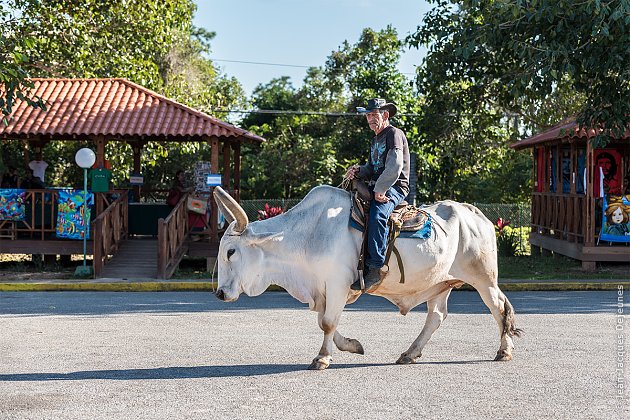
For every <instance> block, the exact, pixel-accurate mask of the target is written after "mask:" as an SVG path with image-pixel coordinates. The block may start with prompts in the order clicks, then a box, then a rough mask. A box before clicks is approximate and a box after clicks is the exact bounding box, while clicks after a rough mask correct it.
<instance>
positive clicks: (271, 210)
mask: <svg viewBox="0 0 630 420" xmlns="http://www.w3.org/2000/svg"><path fill="white" fill-rule="evenodd" d="M282 213H284V210H282V207H271V206H269V203H265V209H264V210H258V220H265V219H271V218H272V217H275V216H277V215H279V214H282Z"/></svg>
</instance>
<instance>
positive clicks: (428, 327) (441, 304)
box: [396, 287, 453, 365]
mask: <svg viewBox="0 0 630 420" xmlns="http://www.w3.org/2000/svg"><path fill="white" fill-rule="evenodd" d="M451 290H453V289H451V288H450V287H449V288H448V289H447V290H445V291H443V292H442V293H440V294H439V295H437V296H435V297H433V298H431V299H429V300H427V319H426V321H425V322H424V327H423V328H422V331H421V332H420V335H419V336H418V338H416V339H415V340H414V342H413V343H411V346H410V347H409V349H407V351H406V352H404V353H403V354H401V355H400V357H399V358H398V360H397V361H396V363H397V364H399V365H404V364H410V363H415V360H416V359H417V358H418V357H420V356H422V349H423V348H424V346H425V345H426V344H427V343H428V342H429V340H430V339H431V337H432V336H433V333H434V332H435V331H436V330H437V329H438V328H439V327H440V325H442V321H444V320H445V319H446V316H447V315H448V297H449V295H450V294H451Z"/></svg>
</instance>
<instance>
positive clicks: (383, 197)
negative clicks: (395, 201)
mask: <svg viewBox="0 0 630 420" xmlns="http://www.w3.org/2000/svg"><path fill="white" fill-rule="evenodd" d="M374 199H375V200H376V201H378V202H379V203H387V202H388V201H389V197H388V196H386V195H385V194H381V193H377V192H375V193H374Z"/></svg>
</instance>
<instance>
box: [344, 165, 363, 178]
mask: <svg viewBox="0 0 630 420" xmlns="http://www.w3.org/2000/svg"><path fill="white" fill-rule="evenodd" d="M358 173H359V166H358V165H352V166H351V167H349V168H348V171H346V175H345V176H344V178H346V179H355V178H356V177H357V174H358Z"/></svg>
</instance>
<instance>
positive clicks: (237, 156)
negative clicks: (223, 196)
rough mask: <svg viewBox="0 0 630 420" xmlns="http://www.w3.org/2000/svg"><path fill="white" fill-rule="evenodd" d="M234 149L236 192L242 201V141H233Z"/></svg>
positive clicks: (238, 198)
mask: <svg viewBox="0 0 630 420" xmlns="http://www.w3.org/2000/svg"><path fill="white" fill-rule="evenodd" d="M232 148H233V149H234V193H235V195H236V197H234V198H235V199H236V201H238V202H239V203H240V202H241V143H233V144H232Z"/></svg>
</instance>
